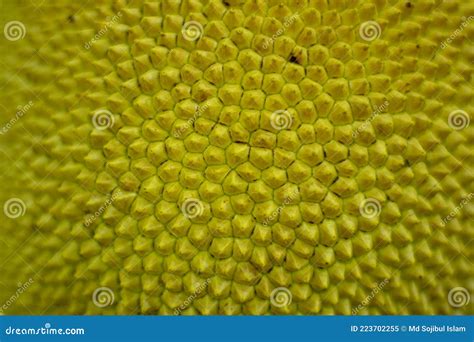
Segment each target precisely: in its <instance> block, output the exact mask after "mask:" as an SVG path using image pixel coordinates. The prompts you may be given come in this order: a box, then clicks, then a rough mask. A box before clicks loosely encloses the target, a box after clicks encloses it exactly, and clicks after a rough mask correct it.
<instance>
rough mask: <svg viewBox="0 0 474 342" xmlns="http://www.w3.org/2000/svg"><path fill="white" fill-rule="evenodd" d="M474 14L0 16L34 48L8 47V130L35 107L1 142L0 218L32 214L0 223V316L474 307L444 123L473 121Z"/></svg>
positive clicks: (182, 6) (470, 136)
mask: <svg viewBox="0 0 474 342" xmlns="http://www.w3.org/2000/svg"><path fill="white" fill-rule="evenodd" d="M472 15H474V3H473V2H472V1H462V0H457V1H456V0H453V1H445V2H444V3H443V2H442V1H440V0H403V1H390V0H374V1H366V0H360V1H357V0H346V1H345V0H337V1H336V0H331V1H329V0H314V1H313V0H295V1H290V0H288V1H284V0H283V1H282V0H279V1H273V0H268V1H264V0H254V1H253V0H227V1H226V2H225V1H224V2H223V1H218V0H211V1H205V0H203V1H199V0H190V1H187V0H183V1H177V0H168V1H148V0H142V1H132V0H130V1H128V0H119V1H112V0H109V1H106V0H101V1H93V2H91V1H73V0H70V1H64V0H61V1H60V0H56V1H42V0H41V1H40V0H38V1H30V0H28V1H27V0H24V1H22V0H17V1H14V0H6V1H2V4H1V5H0V19H1V21H0V24H1V25H2V26H3V25H5V24H6V23H7V22H10V21H13V20H17V21H20V22H22V23H23V24H24V26H25V28H26V34H25V36H24V38H22V39H19V40H15V41H11V40H7V39H5V37H4V36H0V68H1V69H0V110H1V122H0V123H2V124H6V123H8V122H10V120H11V119H12V118H14V117H15V115H16V114H15V113H16V112H17V111H18V109H17V107H18V106H21V107H25V106H26V105H27V104H28V103H30V101H32V105H31V106H29V107H27V108H26V110H25V113H24V114H23V115H21V117H20V118H19V119H18V120H17V121H15V122H14V123H13V125H9V127H8V129H7V131H6V132H5V131H4V130H2V134H1V135H0V153H1V158H0V163H1V170H0V174H1V176H0V185H1V194H0V201H1V203H0V204H1V206H2V207H3V206H4V203H6V202H7V201H8V200H9V199H12V198H17V199H21V200H22V201H23V203H24V204H25V207H24V209H25V210H24V213H23V215H22V216H19V217H17V218H11V217H8V216H7V215H5V214H4V213H3V212H2V211H0V214H1V215H2V216H1V225H0V229H1V230H0V311H3V312H4V313H5V314H159V315H171V314H183V315H199V314H202V315H210V314H224V315H238V314H248V315H265V314H304V315H314V314H343V315H348V314H473V313H474V306H473V305H474V304H473V301H474V300H471V301H470V302H467V303H466V304H465V305H462V306H460V307H456V305H452V303H450V301H449V300H448V299H449V298H448V297H449V296H448V294H449V292H450V290H451V289H453V288H457V287H461V288H464V289H466V290H467V292H468V293H470V294H473V290H474V265H473V259H474V258H473V256H474V249H473V247H474V243H473V238H474V225H473V216H474V201H471V199H472V193H473V192H474V182H473V179H474V172H473V159H474V158H473V141H474V129H473V127H472V124H471V125H469V124H467V125H466V126H465V127H462V128H461V129H459V127H457V128H453V127H452V123H451V122H450V113H452V112H454V111H459V110H461V111H463V112H464V113H467V114H468V115H469V116H472V113H474V106H473V100H472V99H473V97H474V91H473V74H472V73H473V67H472V63H473V60H474V49H473V46H472V41H473V39H474V20H472V21H471V19H470V16H472ZM291 18H292V19H291ZM190 21H196V22H198V23H200V24H201V25H202V28H203V32H202V34H201V35H200V36H199V37H198V39H196V40H190V39H186V38H185V35H186V34H190V33H192V32H188V31H186V30H185V31H183V30H182V28H183V25H184V24H185V23H188V22H190ZM368 21H375V22H376V23H377V24H378V25H379V26H380V29H381V31H380V32H379V33H380V36H378V37H377V38H375V39H373V40H371V41H368V40H365V39H363V37H362V36H361V33H360V27H361V25H362V24H363V23H365V22H368ZM463 22H464V23H466V22H468V24H467V25H465V26H463ZM455 32H456V33H455ZM452 35H454V38H453V39H450V42H449V43H446V40H447V39H448V38H449V37H450V36H452ZM95 36H96V37H99V38H98V39H95V38H94V37H95ZM196 106H198V107H196ZM99 110H106V111H108V112H109V113H112V114H113V124H112V125H110V127H108V128H107V129H98V128H97V127H96V126H94V120H93V118H94V114H95V113H97V111H99ZM279 110H280V111H281V110H286V111H287V112H285V114H286V115H288V114H289V115H290V116H289V117H290V118H291V120H290V121H291V122H290V124H291V125H289V126H288V127H284V128H283V129H278V128H277V129H275V127H274V125H272V113H273V112H275V111H279ZM374 113H375V115H374ZM109 119H110V118H109ZM4 127H5V126H4ZM470 196H471V197H470ZM187 199H195V200H198V201H199V202H198V203H200V204H201V205H202V207H200V208H199V209H202V210H199V213H198V214H199V215H197V216H196V217H191V218H190V217H188V216H189V215H188V216H186V215H184V211H183V210H182V207H183V204H184V203H185V201H186V200H187ZM366 199H371V200H375V201H376V202H378V203H380V208H381V211H380V212H379V213H377V215H375V216H374V217H371V218H367V217H365V216H364V215H362V214H361V211H360V206H361V203H363V202H364V200H366ZM460 206H461V208H460ZM455 208H458V210H457V211H455V214H454V215H451V214H450V213H452V212H454V211H453V210H455ZM92 215H94V216H92ZM10 216H11V215H10ZM447 218H448V219H447ZM27 282H28V285H27V286H26V288H25V283H27ZM19 286H20V288H21V289H22V290H21V292H22V293H18V289H19ZM102 287H105V288H108V289H109V290H110V291H111V293H112V294H113V302H112V303H107V305H105V306H104V307H101V306H103V305H97V303H95V300H93V297H94V292H95V291H96V290H97V289H99V288H102ZM277 288H285V289H287V290H288V292H286V294H288V293H289V294H290V297H291V298H290V299H291V300H290V301H289V303H286V304H287V305H279V304H278V303H276V304H277V305H275V302H274V299H275V298H272V292H273V291H274V290H275V289H277ZM94 299H97V298H94ZM4 303H7V304H8V305H6V304H4Z"/></svg>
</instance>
